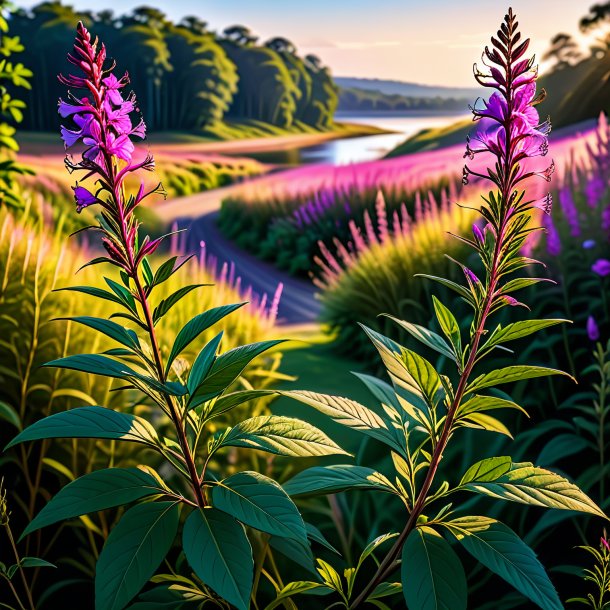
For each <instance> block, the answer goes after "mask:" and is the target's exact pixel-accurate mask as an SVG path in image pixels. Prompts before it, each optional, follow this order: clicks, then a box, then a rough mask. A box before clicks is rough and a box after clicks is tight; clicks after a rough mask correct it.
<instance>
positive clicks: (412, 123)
mask: <svg viewBox="0 0 610 610" xmlns="http://www.w3.org/2000/svg"><path fill="white" fill-rule="evenodd" d="M466 116H467V115H466V114H465V113H459V112H455V113H439V112H403V113H391V112H383V113H379V112H378V113H374V112H371V113H367V114H362V113H358V114H356V113H338V114H337V115H335V119H336V121H337V122H345V123H358V124H362V125H373V126H375V127H379V128H380V129H384V130H385V131H387V132H389V133H383V134H379V135H372V136H362V137H349V138H339V139H337V140H329V141H327V142H323V143H322V144H316V145H314V146H305V147H294V148H288V149H285V150H277V151H265V152H259V153H249V154H248V156H249V157H253V158H255V159H257V160H258V161H261V162H263V163H273V164H277V165H284V166H297V165H308V164H312V163H328V164H331V165H346V164H348V163H358V162H360V161H373V160H375V159H379V158H381V157H383V156H384V155H385V154H386V153H388V152H389V151H390V150H392V149H393V148H395V147H396V146H397V145H398V144H400V143H401V142H403V141H404V140H406V139H407V138H408V137H410V136H413V135H415V134H416V133H417V132H418V131H420V130H422V129H426V128H429V127H443V126H445V125H450V124H451V123H455V122H456V121H459V120H460V119H462V118H464V117H466Z"/></svg>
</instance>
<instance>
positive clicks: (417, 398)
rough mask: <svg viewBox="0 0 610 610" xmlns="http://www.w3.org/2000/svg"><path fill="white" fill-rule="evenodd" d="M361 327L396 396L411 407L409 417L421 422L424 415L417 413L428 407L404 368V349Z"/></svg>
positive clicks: (386, 338) (390, 340)
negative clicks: (384, 369)
mask: <svg viewBox="0 0 610 610" xmlns="http://www.w3.org/2000/svg"><path fill="white" fill-rule="evenodd" d="M361 326H362V328H363V330H364V332H365V333H366V334H367V336H368V337H369V339H370V340H371V341H372V343H373V345H374V346H375V347H376V348H377V351H378V352H379V355H380V356H381V359H382V361H383V364H384V366H385V368H386V370H387V371H388V375H389V376H390V379H391V380H392V385H393V386H394V390H395V391H396V394H397V395H398V396H399V397H402V398H403V399H404V400H405V401H406V402H407V403H408V404H410V405H412V407H413V409H412V412H411V413H409V415H410V416H411V417H413V418H414V419H416V420H417V421H420V422H421V421H422V420H424V414H423V411H422V412H421V413H420V412H418V411H420V410H421V409H424V410H427V409H428V405H427V404H426V402H425V401H424V400H423V398H422V396H421V392H420V391H419V389H418V388H417V387H414V381H413V377H412V375H411V374H410V373H409V372H408V371H407V370H406V368H405V364H404V362H403V360H402V356H401V354H402V350H403V349H404V348H403V347H402V346H401V345H399V344H398V343H396V342H395V341H393V340H392V339H389V338H388V337H385V336H384V335H382V334H380V333H378V332H375V331H374V330H371V329H370V328H367V327H366V326H364V325H361Z"/></svg>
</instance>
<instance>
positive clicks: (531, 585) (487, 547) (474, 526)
mask: <svg viewBox="0 0 610 610" xmlns="http://www.w3.org/2000/svg"><path fill="white" fill-rule="evenodd" d="M442 525H444V526H445V527H446V528H448V529H449V531H450V532H451V533H452V534H453V535H454V536H455V537H456V539H457V540H458V541H459V542H460V544H461V545H462V546H463V547H464V548H465V549H466V550H467V551H468V552H469V553H470V554H471V555H472V556H473V557H474V558H475V559H477V560H478V561H480V562H481V563H482V564H483V565H484V566H485V567H486V568H488V569H489V570H491V571H492V572H494V573H495V574H497V575H498V576H500V577H502V578H503V579H504V580H505V581H506V582H508V583H509V584H511V585H512V586H513V587H515V589H517V591H519V592H520V593H522V594H523V595H525V596H526V597H527V598H528V599H530V600H531V601H533V602H534V603H535V604H537V605H538V606H540V607H541V608H543V609H544V610H562V609H563V606H562V604H561V601H560V600H559V597H558V596H557V592H556V591H555V588H554V587H553V585H552V583H551V581H550V580H549V577H548V576H547V574H546V572H545V570H544V568H543V566H542V564H541V563H540V562H539V561H538V559H537V558H536V554H535V553H534V551H532V549H531V548H530V547H529V546H527V544H525V542H523V540H521V538H519V536H517V534H515V532H513V530H511V529H510V528H509V527H507V526H506V525H504V524H503V523H500V522H498V521H496V520H495V519H489V518H488V517H461V518H459V519H454V520H452V521H448V522H446V523H443V524H442Z"/></svg>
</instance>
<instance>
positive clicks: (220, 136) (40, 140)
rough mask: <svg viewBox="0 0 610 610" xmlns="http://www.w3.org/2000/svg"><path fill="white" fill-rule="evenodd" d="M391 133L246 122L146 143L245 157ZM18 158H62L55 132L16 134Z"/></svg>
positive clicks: (173, 150)
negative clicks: (288, 126) (284, 127)
mask: <svg viewBox="0 0 610 610" xmlns="http://www.w3.org/2000/svg"><path fill="white" fill-rule="evenodd" d="M387 133H391V132H390V131H388V130H386V129H383V128H380V127H376V126H373V125H364V124H361V123H350V122H340V123H336V124H335V125H334V126H333V127H332V129H328V130H323V131H322V130H316V129H313V128H311V127H307V126H304V125H296V126H295V127H293V128H291V129H282V128H279V127H275V126H273V125H268V124H266V123H260V122H255V121H249V122H248V123H245V122H244V123H231V124H229V125H223V126H222V127H219V128H217V129H216V130H214V131H208V132H203V133H201V134H198V133H186V132H177V131H168V132H158V133H156V134H154V135H153V136H152V137H149V138H147V139H146V141H145V142H146V144H147V145H149V146H150V147H151V148H152V149H153V152H154V153H155V154H171V155H176V154H180V155H189V154H193V153H195V154H219V155H222V154H227V155H231V156H235V155H241V156H247V155H248V153H256V152H265V151H272V150H286V149H290V148H301V147H303V148H304V147H308V146H316V145H318V144H323V143H324V142H328V141H330V140H337V139H344V138H357V137H366V136H375V135H382V134H387ZM18 142H19V146H20V154H22V155H26V156H48V155H51V156H54V155H61V156H63V155H64V154H65V153H64V148H63V146H62V144H61V141H60V140H59V138H58V137H57V134H56V133H55V132H53V133H48V132H31V131H29V132H28V131H25V132H20V133H19V136H18Z"/></svg>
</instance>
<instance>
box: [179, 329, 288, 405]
mask: <svg viewBox="0 0 610 610" xmlns="http://www.w3.org/2000/svg"><path fill="white" fill-rule="evenodd" d="M282 342H283V341H282V340H274V341H261V342H259V343H251V344H249V345H241V346H239V347H236V348H234V349H232V350H229V351H228V352H225V353H224V354H221V355H220V356H218V358H216V360H214V363H213V364H212V367H211V368H210V371H209V373H208V374H207V375H206V376H205V377H204V378H203V379H202V380H201V382H200V383H199V385H198V386H197V388H195V390H194V391H193V393H192V395H191V399H190V403H189V406H190V408H194V407H196V406H198V405H200V404H202V403H204V402H206V401H207V400H210V398H214V397H215V396H218V395H219V394H221V393H222V392H223V391H224V390H226V389H227V388H228V387H229V386H230V385H231V384H232V383H233V382H234V381H235V380H236V379H237V378H238V377H239V376H240V375H241V374H242V372H243V370H244V369H245V368H246V366H248V364H250V362H252V360H254V358H256V357H257V356H260V355H261V354H262V353H263V352H266V351H267V350H269V349H271V348H272V347H274V346H276V345H278V344H279V343H282Z"/></svg>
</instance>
